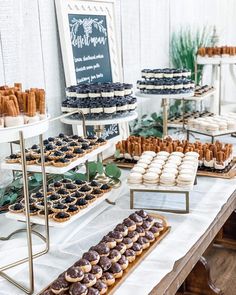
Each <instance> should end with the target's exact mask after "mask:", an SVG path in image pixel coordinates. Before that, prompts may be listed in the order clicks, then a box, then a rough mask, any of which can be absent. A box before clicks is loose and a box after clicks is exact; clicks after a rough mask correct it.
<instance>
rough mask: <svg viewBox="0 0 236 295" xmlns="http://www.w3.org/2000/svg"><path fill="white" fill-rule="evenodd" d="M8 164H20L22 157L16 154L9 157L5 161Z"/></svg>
mask: <svg viewBox="0 0 236 295" xmlns="http://www.w3.org/2000/svg"><path fill="white" fill-rule="evenodd" d="M5 161H6V163H8V164H14V163H19V161H20V157H19V156H18V155H16V154H11V155H10V156H9V157H7V158H6V159H5Z"/></svg>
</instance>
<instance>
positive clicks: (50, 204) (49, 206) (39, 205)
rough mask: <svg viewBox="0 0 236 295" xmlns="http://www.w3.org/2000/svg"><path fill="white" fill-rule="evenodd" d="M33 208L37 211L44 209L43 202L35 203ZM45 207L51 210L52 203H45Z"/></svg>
mask: <svg viewBox="0 0 236 295" xmlns="http://www.w3.org/2000/svg"><path fill="white" fill-rule="evenodd" d="M35 207H36V208H38V209H39V210H43V209H44V201H40V202H36V203H35ZM47 207H48V208H51V207H52V202H50V201H48V202H47Z"/></svg>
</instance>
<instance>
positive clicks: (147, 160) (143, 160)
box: [137, 158, 152, 165]
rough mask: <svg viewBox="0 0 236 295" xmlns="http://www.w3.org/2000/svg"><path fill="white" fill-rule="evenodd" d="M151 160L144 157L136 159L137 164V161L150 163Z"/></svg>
mask: <svg viewBox="0 0 236 295" xmlns="http://www.w3.org/2000/svg"><path fill="white" fill-rule="evenodd" d="M151 162H152V160H150V159H146V158H140V159H139V160H138V163H137V164H139V163H145V164H148V165H149V164H150V163H151Z"/></svg>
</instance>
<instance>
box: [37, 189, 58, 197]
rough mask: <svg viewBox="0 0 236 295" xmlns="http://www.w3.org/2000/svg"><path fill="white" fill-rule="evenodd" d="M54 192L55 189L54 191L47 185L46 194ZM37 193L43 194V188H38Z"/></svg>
mask: <svg viewBox="0 0 236 295" xmlns="http://www.w3.org/2000/svg"><path fill="white" fill-rule="evenodd" d="M54 192H55V191H54V189H53V188H51V187H48V188H47V196H49V195H51V194H53V193H54ZM39 193H41V194H43V189H40V190H39Z"/></svg>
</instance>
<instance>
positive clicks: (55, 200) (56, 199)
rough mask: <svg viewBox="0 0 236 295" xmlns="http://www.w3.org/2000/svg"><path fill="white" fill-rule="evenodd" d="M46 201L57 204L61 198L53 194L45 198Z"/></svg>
mask: <svg viewBox="0 0 236 295" xmlns="http://www.w3.org/2000/svg"><path fill="white" fill-rule="evenodd" d="M47 200H48V201H50V202H52V203H55V202H59V201H60V200H61V196H60V195H58V194H57V193H53V194H51V195H49V196H48V197H47Z"/></svg>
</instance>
